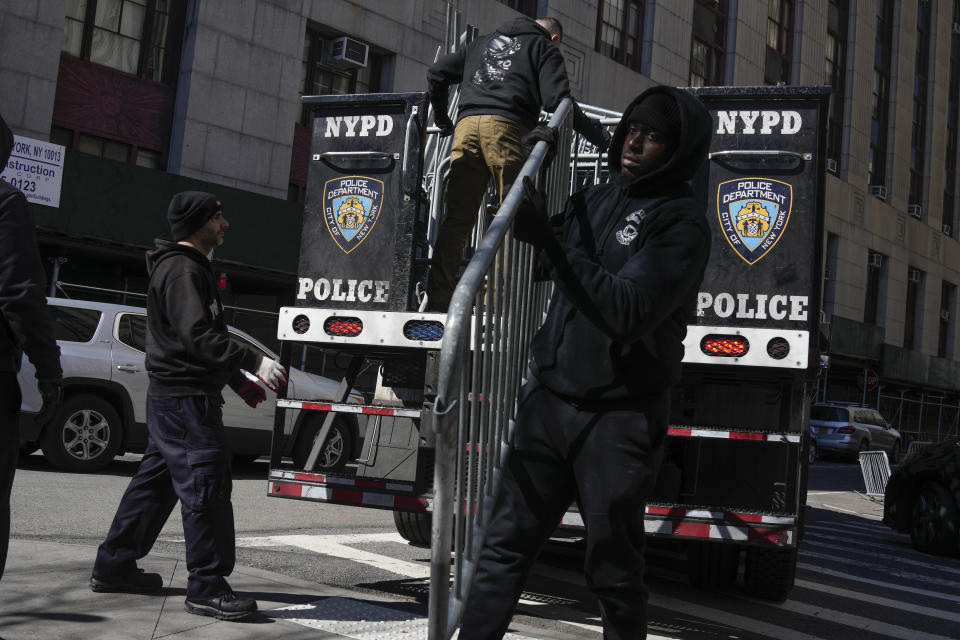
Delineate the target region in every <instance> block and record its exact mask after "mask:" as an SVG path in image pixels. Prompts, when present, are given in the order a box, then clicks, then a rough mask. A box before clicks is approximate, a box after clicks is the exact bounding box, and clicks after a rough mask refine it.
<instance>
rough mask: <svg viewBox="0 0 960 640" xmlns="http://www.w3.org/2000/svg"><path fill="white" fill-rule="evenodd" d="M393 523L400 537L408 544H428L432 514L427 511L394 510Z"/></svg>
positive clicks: (421, 545) (425, 545) (422, 545)
mask: <svg viewBox="0 0 960 640" xmlns="http://www.w3.org/2000/svg"><path fill="white" fill-rule="evenodd" d="M393 523H394V524H395V525H396V526H397V533H399V534H400V537H401V538H403V539H404V540H406V541H407V542H409V543H410V544H413V545H416V546H418V547H429V546H430V532H431V528H432V526H433V514H432V513H430V512H429V511H394V512H393Z"/></svg>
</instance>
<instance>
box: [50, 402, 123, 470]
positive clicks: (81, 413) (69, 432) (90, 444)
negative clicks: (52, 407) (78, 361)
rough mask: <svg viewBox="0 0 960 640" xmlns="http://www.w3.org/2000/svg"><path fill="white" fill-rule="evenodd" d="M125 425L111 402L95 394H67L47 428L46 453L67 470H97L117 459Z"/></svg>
mask: <svg viewBox="0 0 960 640" xmlns="http://www.w3.org/2000/svg"><path fill="white" fill-rule="evenodd" d="M122 429H123V427H122V426H121V424H120V416H119V415H118V414H117V411H116V410H115V409H114V408H113V405H111V404H110V403H109V402H107V401H106V400H104V399H103V398H100V397H98V396H93V395H78V396H71V397H69V398H67V399H66V400H65V401H64V403H63V404H62V405H61V406H60V410H59V411H58V412H57V415H56V417H55V418H54V419H53V421H52V422H51V423H50V424H48V425H47V427H46V429H44V432H43V439H42V444H41V446H42V448H43V455H44V457H46V458H47V460H49V461H50V464H52V465H53V466H55V467H57V468H58V469H63V470H65V471H97V470H98V469H103V468H104V467H106V466H107V465H108V464H110V463H111V462H112V461H113V457H114V456H115V455H116V454H117V451H118V450H119V449H120V440H121V435H122Z"/></svg>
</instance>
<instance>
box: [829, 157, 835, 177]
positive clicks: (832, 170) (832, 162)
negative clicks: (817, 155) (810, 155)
mask: <svg viewBox="0 0 960 640" xmlns="http://www.w3.org/2000/svg"><path fill="white" fill-rule="evenodd" d="M827 171H829V172H830V173H836V172H837V161H836V160H834V159H833V158H827Z"/></svg>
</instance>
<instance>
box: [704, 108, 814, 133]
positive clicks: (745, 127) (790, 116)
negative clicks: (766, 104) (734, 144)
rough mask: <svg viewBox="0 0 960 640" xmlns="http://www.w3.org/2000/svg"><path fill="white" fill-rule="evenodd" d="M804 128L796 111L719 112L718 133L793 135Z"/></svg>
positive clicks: (801, 119)
mask: <svg viewBox="0 0 960 640" xmlns="http://www.w3.org/2000/svg"><path fill="white" fill-rule="evenodd" d="M801 127H803V118H801V117H800V114H799V113H798V112H796V111H717V133H718V134H720V135H723V134H733V133H744V134H747V135H753V134H757V133H759V134H760V135H770V134H771V133H774V131H775V130H777V129H779V130H777V131H776V132H777V133H780V134H783V135H788V136H790V135H793V134H795V133H797V132H798V131H800V129H801Z"/></svg>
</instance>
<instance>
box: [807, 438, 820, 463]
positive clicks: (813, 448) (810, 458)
mask: <svg viewBox="0 0 960 640" xmlns="http://www.w3.org/2000/svg"><path fill="white" fill-rule="evenodd" d="M817 453H818V451H817V441H816V440H814V439H813V438H810V448H809V449H808V450H807V463H808V464H813V463H814V462H816V461H817Z"/></svg>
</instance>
